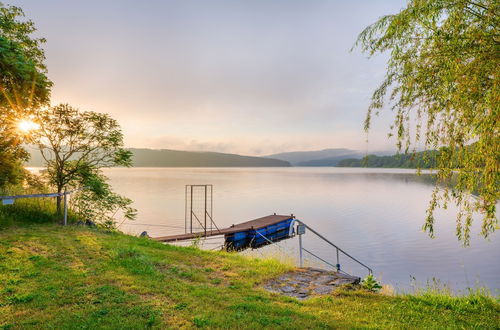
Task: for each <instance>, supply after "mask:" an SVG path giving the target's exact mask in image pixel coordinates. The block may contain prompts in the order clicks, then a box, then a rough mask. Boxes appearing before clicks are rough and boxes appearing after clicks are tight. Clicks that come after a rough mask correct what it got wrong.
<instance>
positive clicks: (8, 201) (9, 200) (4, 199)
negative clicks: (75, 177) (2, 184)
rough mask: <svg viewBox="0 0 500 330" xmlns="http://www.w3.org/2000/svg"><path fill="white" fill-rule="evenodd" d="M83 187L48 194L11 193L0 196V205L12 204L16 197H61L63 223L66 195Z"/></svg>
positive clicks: (65, 212) (65, 211) (65, 216)
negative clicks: (0, 202) (10, 194)
mask: <svg viewBox="0 0 500 330" xmlns="http://www.w3.org/2000/svg"><path fill="white" fill-rule="evenodd" d="M83 189H85V187H82V188H78V189H75V190H71V191H64V192H62V193H48V194H28V195H13V196H0V200H1V201H2V205H9V204H14V203H15V201H16V200H17V199H21V198H50V197H63V201H64V209H63V216H64V218H63V221H64V225H65V226H66V225H67V224H68V195H71V194H73V193H75V192H77V191H80V190H83Z"/></svg>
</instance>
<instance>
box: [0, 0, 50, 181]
mask: <svg viewBox="0 0 500 330" xmlns="http://www.w3.org/2000/svg"><path fill="white" fill-rule="evenodd" d="M35 31H36V29H35V26H34V24H33V22H32V21H30V20H25V19H24V13H23V11H22V10H21V9H20V8H18V7H12V6H4V5H3V4H2V3H1V2H0V173H1V176H0V187H1V186H3V185H5V184H8V183H15V182H16V181H17V179H19V178H20V177H22V173H23V171H22V161H23V160H25V159H27V156H28V154H27V153H26V152H25V151H24V149H23V148H22V147H21V144H22V143H23V142H25V140H24V137H23V135H21V134H19V132H18V130H17V127H16V126H17V122H18V121H19V120H22V119H26V118H27V117H29V116H30V115H32V114H33V111H34V110H35V109H36V108H38V107H40V106H42V105H44V104H46V103H48V100H49V96H50V88H51V86H52V83H51V82H50V81H49V79H48V78H47V76H46V72H47V70H46V67H45V64H44V61H45V55H44V52H43V49H42V47H41V45H42V44H43V43H44V42H45V40H44V39H41V38H34V37H32V34H33V33H34V32H35Z"/></svg>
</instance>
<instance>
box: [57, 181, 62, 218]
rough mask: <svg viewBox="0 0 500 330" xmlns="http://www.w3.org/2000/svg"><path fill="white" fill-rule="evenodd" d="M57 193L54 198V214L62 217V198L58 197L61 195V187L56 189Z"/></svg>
mask: <svg viewBox="0 0 500 330" xmlns="http://www.w3.org/2000/svg"><path fill="white" fill-rule="evenodd" d="M57 193H58V196H57V197H56V213H57V215H62V208H61V204H62V196H61V195H60V194H61V193H62V187H61V188H59V187H58V188H57Z"/></svg>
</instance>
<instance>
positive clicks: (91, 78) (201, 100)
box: [2, 0, 404, 155]
mask: <svg viewBox="0 0 500 330" xmlns="http://www.w3.org/2000/svg"><path fill="white" fill-rule="evenodd" d="M2 2H4V3H7V4H12V5H18V6H20V7H22V8H23V9H24V11H25V13H26V15H27V17H29V18H31V19H32V20H34V21H35V23H36V25H37V27H38V31H39V32H38V34H39V35H40V36H43V37H45V38H47V44H46V45H45V49H46V54H47V64H48V69H49V76H50V78H51V79H52V80H53V81H54V83H55V86H54V89H53V96H52V103H59V102H67V103H70V104H72V105H74V106H77V107H80V108H81V109H86V110H93V111H98V112H107V113H109V114H111V115H112V116H113V117H114V118H116V119H118V120H119V121H120V123H121V125H122V127H123V130H124V133H125V136H126V145H127V146H133V147H151V148H169V149H185V150H210V151H222V152H236V153H242V154H250V155H263V154H270V153H274V152H282V151H295V150H315V149H322V148H330V147H346V148H353V149H360V150H363V151H365V150H368V151H378V150H387V149H392V148H393V145H394V141H393V140H388V139H387V132H388V126H389V122H390V118H391V115H390V113H387V114H386V115H383V116H381V117H380V118H379V119H377V120H376V122H375V123H374V126H373V130H372V132H371V133H370V136H369V143H368V144H367V143H366V142H365V141H366V135H365V134H364V133H363V130H362V124H363V119H364V116H365V113H366V108H367V106H368V104H369V99H370V95H371V93H372V91H373V89H374V88H375V87H376V86H377V85H378V83H379V82H380V81H381V80H382V78H383V74H384V70H385V59H386V58H385V57H384V56H378V57H376V58H372V59H370V60H368V59H367V56H366V55H363V54H361V53H360V51H359V50H355V51H353V52H349V50H350V48H351V46H352V45H353V44H354V41H355V40H356V36H357V35H358V33H359V32H360V31H361V30H362V29H363V28H364V27H365V26H367V25H369V24H370V23H372V22H374V21H375V20H376V19H377V18H378V17H380V16H382V15H385V14H389V13H394V12H397V11H399V10H400V9H401V8H402V7H403V5H404V1H401V0H400V1H397V0H353V1H345V0H343V1H340V0H331V1H315V0H304V1H294V0H282V1H278V0H246V1H243V0H241V1H237V0H232V1H229V0H228V1H212V0H198V1H189V0H178V1H160V0H142V1H128V0H115V1H110V0H108V1H106V0H85V1H82V0H79V1H75V0H43V1H40V0H10V1H8V0H2Z"/></svg>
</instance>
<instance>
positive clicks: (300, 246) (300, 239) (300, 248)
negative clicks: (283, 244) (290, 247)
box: [299, 234, 303, 268]
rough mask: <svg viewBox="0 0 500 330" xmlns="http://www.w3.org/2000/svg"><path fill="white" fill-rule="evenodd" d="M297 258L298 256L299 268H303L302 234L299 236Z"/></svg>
mask: <svg viewBox="0 0 500 330" xmlns="http://www.w3.org/2000/svg"><path fill="white" fill-rule="evenodd" d="M299 256H300V268H302V267H303V264H302V234H299Z"/></svg>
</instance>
